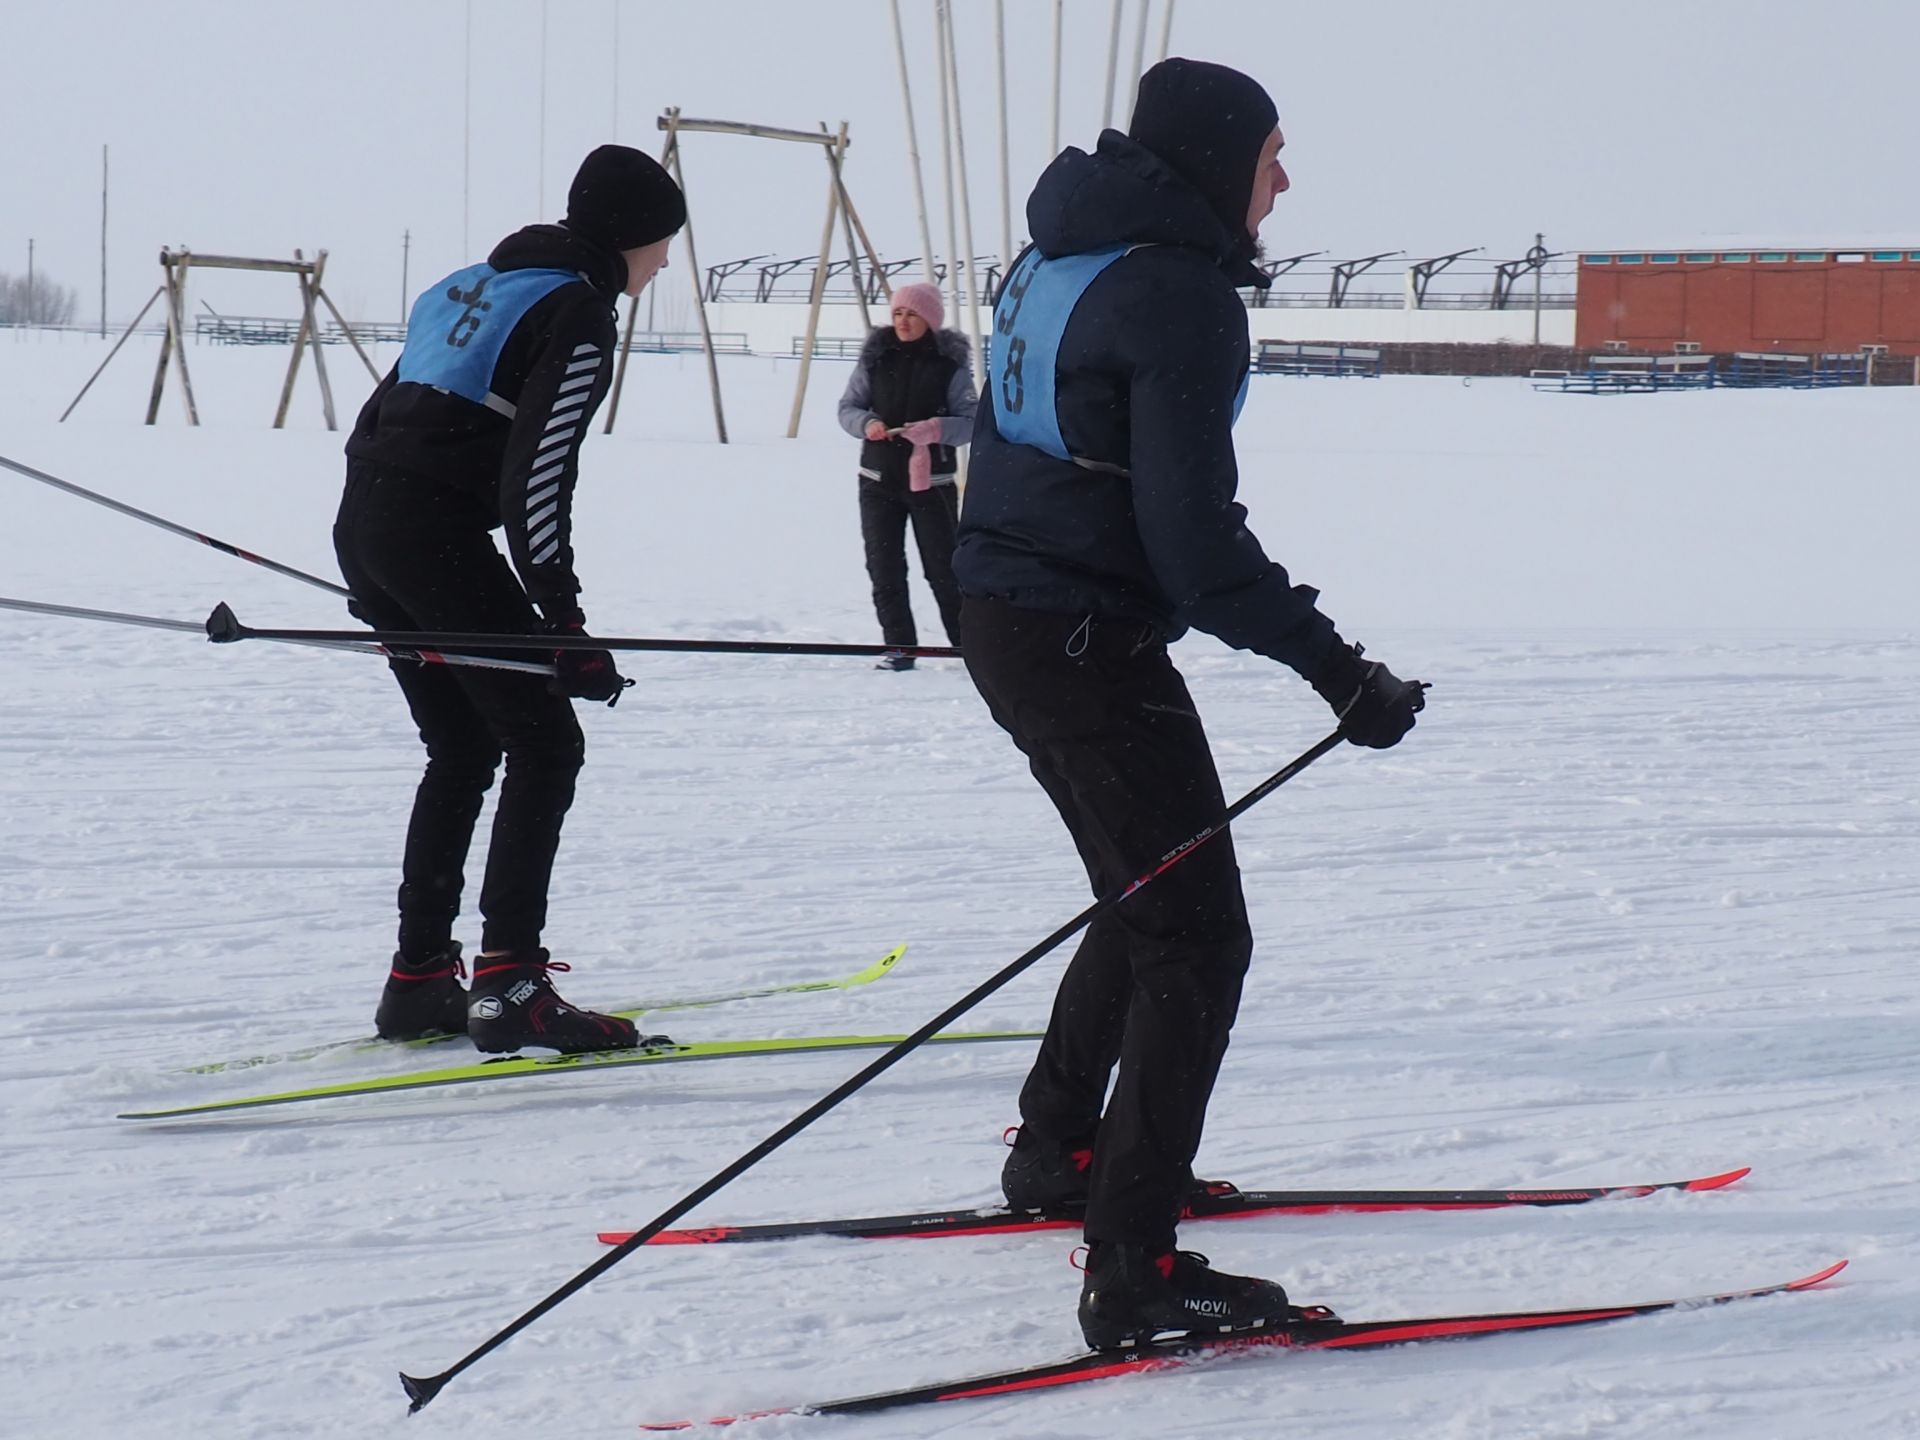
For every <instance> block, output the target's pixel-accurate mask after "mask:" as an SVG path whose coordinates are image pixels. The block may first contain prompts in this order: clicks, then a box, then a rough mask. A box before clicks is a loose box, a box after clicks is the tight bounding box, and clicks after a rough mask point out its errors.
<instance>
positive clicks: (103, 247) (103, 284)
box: [100, 145, 107, 340]
mask: <svg viewBox="0 0 1920 1440" xmlns="http://www.w3.org/2000/svg"><path fill="white" fill-rule="evenodd" d="M100 338H101V339H102V340H104V339H106V338H107V147H106V146H104V145H102V146H101V147H100Z"/></svg>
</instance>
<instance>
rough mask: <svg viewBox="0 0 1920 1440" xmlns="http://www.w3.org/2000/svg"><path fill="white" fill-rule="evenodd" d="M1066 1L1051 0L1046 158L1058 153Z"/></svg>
mask: <svg viewBox="0 0 1920 1440" xmlns="http://www.w3.org/2000/svg"><path fill="white" fill-rule="evenodd" d="M1066 8H1067V0H1053V122H1052V124H1051V125H1050V126H1049V127H1048V129H1047V158H1048V159H1049V160H1051V159H1052V158H1053V157H1054V156H1056V155H1058V154H1059V153H1060V29H1061V16H1062V15H1063V13H1064V12H1065V10H1066Z"/></svg>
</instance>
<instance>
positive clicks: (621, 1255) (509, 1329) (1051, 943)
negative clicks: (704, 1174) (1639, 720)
mask: <svg viewBox="0 0 1920 1440" xmlns="http://www.w3.org/2000/svg"><path fill="white" fill-rule="evenodd" d="M1345 740H1346V735H1345V733H1344V732H1343V731H1340V730H1336V731H1334V732H1333V733H1332V734H1331V735H1329V736H1327V738H1326V739H1324V740H1322V741H1320V742H1319V744H1317V745H1315V746H1314V747H1313V748H1312V749H1311V750H1308V751H1307V752H1306V753H1305V754H1303V755H1301V756H1300V757H1299V758H1298V759H1296V760H1294V761H1292V762H1290V763H1289V764H1287V765H1286V766H1284V767H1282V768H1281V769H1279V770H1276V771H1275V772H1274V773H1273V774H1271V775H1269V776H1268V777H1267V778H1266V779H1265V780H1262V781H1261V782H1260V783H1259V784H1258V785H1256V786H1254V787H1253V789H1251V790H1249V791H1248V792H1247V793H1246V794H1245V795H1242V796H1241V797H1240V798H1239V799H1238V800H1236V801H1234V802H1233V804H1231V805H1229V806H1228V807H1227V811H1226V813H1225V814H1224V815H1223V816H1221V818H1220V819H1219V820H1218V821H1216V822H1215V823H1214V824H1212V825H1209V826H1207V827H1206V829H1204V830H1201V831H1200V832H1199V833H1197V834H1195V835H1192V836H1190V837H1189V838H1187V839H1186V840H1183V841H1182V842H1181V843H1180V844H1178V845H1176V846H1174V847H1173V849H1171V850H1169V851H1167V853H1166V854H1164V855H1162V856H1161V857H1160V858H1159V859H1158V860H1156V861H1154V862H1153V864H1151V865H1150V866H1148V867H1147V868H1146V869H1145V870H1143V871H1141V872H1140V874H1139V875H1138V876H1136V877H1135V878H1134V879H1133V880H1131V881H1130V882H1128V883H1127V884H1126V885H1123V886H1121V887H1119V888H1118V889H1115V890H1113V891H1110V892H1109V893H1108V894H1106V895H1103V896H1101V897H1100V898H1099V899H1098V900H1095V901H1094V902H1093V904H1091V905H1089V906H1087V908H1086V909H1084V910H1082V911H1081V912H1080V913H1079V914H1078V915H1076V916H1074V917H1073V918H1072V919H1071V920H1069V921H1067V923H1066V924H1064V925H1062V926H1061V927H1060V928H1059V929H1058V930H1055V931H1054V932H1053V933H1052V934H1051V935H1049V936H1047V938H1046V939H1044V940H1042V941H1041V942H1040V943H1039V944H1038V945H1035V946H1034V947H1033V948H1032V949H1031V950H1029V951H1027V952H1026V954H1024V955H1022V956H1021V957H1020V958H1019V959H1017V960H1015V961H1013V962H1012V963H1011V964H1009V965H1008V966H1006V968H1005V969H1003V970H1001V971H1000V972H999V973H998V974H996V975H994V976H992V977H991V978H990V979H987V980H984V981H982V982H981V983H980V984H979V985H977V986H975V987H974V988H973V989H972V990H970V991H969V992H968V993H967V994H966V995H964V996H962V997H961V998H960V999H959V1000H956V1001H954V1003H953V1004H951V1005H949V1006H948V1007H947V1008H946V1009H945V1010H942V1011H941V1012H940V1013H939V1014H938V1015H936V1016H934V1017H933V1019H931V1020H929V1021H927V1023H926V1024H924V1025H922V1026H921V1027H920V1028H919V1029H918V1030H916V1031H914V1032H913V1033H912V1034H911V1035H909V1036H907V1037H906V1039H904V1040H902V1041H901V1042H900V1043H899V1044H898V1045H895V1046H894V1047H893V1048H892V1049H891V1050H888V1051H887V1052H886V1053H885V1054H883V1055H881V1056H880V1057H879V1058H878V1059H876V1060H874V1061H873V1062H872V1063H871V1064H870V1065H868V1066H866V1067H865V1068H864V1069H862V1070H860V1071H859V1072H858V1073H857V1074H855V1075H853V1076H852V1077H851V1078H849V1079H847V1080H845V1081H843V1082H841V1084H839V1085H838V1086H836V1087H835V1088H834V1089H833V1090H831V1091H830V1092H828V1093H827V1094H826V1095H823V1096H821V1098H820V1099H818V1100H816V1101H814V1102H813V1104H811V1105H809V1106H808V1107H807V1108H806V1109H805V1110H802V1111H801V1112H800V1113H799V1114H798V1115H796V1116H794V1117H793V1119H791V1120H789V1121H788V1122H787V1123H786V1124H784V1125H782V1126H781V1127H780V1128H779V1129H778V1130H776V1131H774V1132H773V1134H771V1135H769V1136H768V1137H767V1138H766V1139H764V1140H762V1141H761V1142H760V1143H759V1144H758V1145H755V1146H754V1147H753V1148H752V1149H751V1150H749V1151H747V1152H746V1154H744V1155H742V1156H741V1157H740V1158H739V1159H737V1160H735V1161H734V1162H733V1163H732V1164H730V1165H728V1166H726V1167H725V1168H724V1169H722V1170H719V1171H717V1172H715V1173H714V1174H713V1175H712V1176H710V1177H709V1178H708V1179H706V1180H704V1181H702V1182H701V1183H700V1184H699V1185H697V1186H695V1187H694V1188H693V1189H692V1190H690V1191H688V1192H687V1193H686V1194H685V1195H683V1196H681V1197H680V1198H679V1199H678V1200H676V1201H674V1202H673V1204H671V1205H669V1206H668V1207H667V1208H666V1209H665V1210H663V1211H661V1212H660V1214H658V1215H656V1216H655V1217H654V1218H653V1219H652V1220H650V1221H648V1222H647V1223H646V1224H645V1225H644V1226H642V1227H641V1228H640V1229H638V1230H636V1231H634V1232H633V1234H632V1235H631V1236H629V1237H628V1238H627V1239H626V1240H624V1241H623V1242H621V1243H620V1244H619V1245H618V1246H616V1247H615V1248H613V1249H612V1250H609V1251H608V1252H607V1253H606V1254H605V1255H603V1256H601V1257H600V1258H599V1259H598V1260H596V1261H594V1262H593V1263H592V1264H591V1265H589V1266H587V1267H586V1269H584V1270H582V1271H580V1272H579V1273H578V1274H576V1275H575V1276H574V1277H573V1278H572V1279H571V1280H569V1281H567V1283H566V1284H564V1285H562V1286H561V1287H560V1288H559V1289H558V1290H555V1291H554V1292H553V1293H552V1294H550V1295H548V1296H547V1297H546V1299H544V1300H542V1301H541V1302H540V1303H539V1304H537V1305H535V1306H534V1307H533V1308H532V1309H531V1310H528V1311H527V1312H526V1313H525V1314H524V1315H522V1316H520V1318H519V1319H517V1320H515V1321H513V1323H512V1324H510V1325H508V1326H506V1327H505V1328H504V1329H501V1330H497V1331H495V1332H494V1334H493V1335H492V1336H490V1337H489V1338H488V1339H487V1340H485V1341H484V1342H482V1343H481V1344H480V1345H478V1346H476V1347H475V1348H474V1349H472V1350H470V1351H468V1352H467V1354H466V1355H464V1356H462V1357H461V1358H460V1359H459V1360H458V1361H456V1362H455V1363H454V1364H453V1365H451V1366H449V1367H448V1368H447V1369H445V1370H442V1371H441V1372H440V1373H439V1374H438V1375H427V1376H417V1375H408V1374H406V1373H405V1372H402V1373H401V1376H400V1384H401V1385H402V1386H403V1387H404V1388H405V1390H406V1392H407V1398H408V1399H409V1400H410V1401H412V1404H410V1405H409V1406H408V1407H407V1413H408V1414H409V1415H411V1414H414V1413H416V1412H417V1411H419V1410H421V1409H423V1408H424V1407H425V1406H426V1405H428V1404H429V1403H431V1401H432V1400H433V1397H434V1396H436V1395H438V1394H439V1393H440V1391H441V1390H442V1389H443V1388H444V1387H445V1386H446V1384H447V1382H448V1381H449V1380H451V1379H453V1377H454V1376H456V1375H458V1374H459V1373H460V1372H461V1371H463V1370H465V1369H466V1368H467V1367H468V1366H470V1365H472V1364H474V1363H475V1362H476V1361H478V1360H479V1359H480V1358H481V1357H482V1356H484V1355H486V1354H488V1353H489V1352H490V1351H492V1350H494V1349H495V1348H497V1347H498V1346H500V1345H503V1344H505V1343H506V1342H507V1341H508V1340H510V1339H512V1338H513V1337H514V1336H515V1335H517V1334H519V1333H520V1332H521V1331H522V1330H524V1329H526V1328H527V1326H529V1325H531V1324H532V1323H533V1322H534V1321H536V1320H538V1319H539V1318H540V1317H541V1316H542V1315H545V1314H546V1313H547V1312H548V1311H549V1310H551V1309H553V1308H554V1307H555V1306H556V1305H558V1304H560V1302H561V1301H563V1300H565V1299H566V1298H567V1297H568V1296H570V1295H572V1294H574V1293H575V1292H576V1291H579V1290H581V1289H584V1288H585V1287H586V1286H587V1285H589V1284H591V1283H592V1282H593V1281H594V1280H595V1279H597V1278H598V1277H600V1276H601V1275H604V1274H605V1273H606V1272H607V1271H609V1270H611V1269H612V1268H613V1267H614V1266H615V1265H618V1264H619V1263H620V1262H621V1261H622V1260H624V1259H626V1258H627V1256H629V1255H631V1254H632V1253H633V1252H634V1251H635V1250H637V1249H639V1248H640V1247H641V1246H642V1245H645V1244H646V1243H647V1241H648V1240H650V1239H652V1238H653V1237H654V1236H655V1235H657V1234H659V1233H660V1232H661V1231H662V1230H664V1229H666V1228H667V1227H668V1226H669V1225H671V1224H673V1222H674V1221H676V1220H678V1219H679V1218H680V1217H681V1216H682V1215H685V1214H686V1213H687V1212H688V1211H689V1210H691V1209H692V1208H693V1207H694V1206H696V1205H698V1204H699V1203H700V1202H701V1201H702V1200H705V1199H707V1198H709V1197H710V1196H712V1195H714V1194H716V1193H717V1192H719V1191H720V1190H722V1189H724V1188H725V1187H726V1186H727V1185H728V1184H730V1183H731V1182H732V1181H734V1180H736V1179H738V1178H739V1177H740V1176H741V1175H743V1174H745V1173H746V1172H747V1171H748V1170H751V1169H752V1168H753V1167H754V1166H755V1165H757V1164H759V1163H760V1162H761V1161H762V1160H764V1159H766V1158H767V1156H769V1155H771V1154H772V1153H773V1152H774V1151H775V1150H778V1149H779V1148H780V1147H781V1146H782V1145H784V1144H786V1143H787V1141H789V1140H791V1139H792V1138H793V1137H794V1136H796V1135H798V1134H799V1133H800V1132H801V1131H802V1130H805V1129H806V1128H807V1127H808V1126H809V1125H811V1124H813V1122H814V1121H816V1120H818V1119H819V1118H820V1117H821V1116H822V1115H825V1114H826V1113H827V1112H828V1111H829V1110H832V1109H833V1108H834V1107H835V1106H836V1105H838V1104H839V1103H840V1102H841V1101H843V1100H845V1099H846V1098H847V1097H848V1096H850V1095H852V1094H853V1093H854V1092H855V1091H857V1090H859V1089H861V1088H863V1087H864V1086H865V1085H866V1084H867V1082H868V1081H870V1080H872V1079H874V1078H875V1077H876V1076H878V1075H880V1074H881V1073H882V1072H884V1071H886V1070H889V1069H891V1068H892V1067H893V1066H894V1065H897V1064H898V1063H899V1062H900V1061H901V1060H904V1059H905V1058H906V1057H907V1055H908V1054H910V1053H911V1052H912V1051H914V1050H915V1049H917V1048H919V1047H920V1046H921V1045H922V1044H924V1043H925V1042H926V1041H927V1040H928V1039H930V1038H931V1037H932V1036H934V1035H935V1034H936V1033H938V1032H939V1031H940V1030H942V1029H944V1028H945V1027H946V1026H947V1025H949V1024H951V1023H952V1022H953V1021H955V1020H957V1019H959V1017H960V1016H962V1015H964V1014H966V1013H967V1011H969V1010H971V1009H972V1008H973V1007H974V1006H975V1005H978V1004H979V1003H980V1002H981V1001H982V1000H984V999H986V998H987V996H989V995H991V994H993V993H994V991H996V990H998V989H1000V988H1001V987H1002V986H1003V985H1005V984H1006V983H1007V982H1008V981H1010V980H1012V979H1013V978H1014V977H1015V976H1017V975H1019V974H1020V973H1021V972H1022V971H1024V970H1025V969H1027V967H1028V966H1030V965H1032V964H1033V963H1034V961H1036V960H1038V959H1040V957H1041V956H1043V955H1045V954H1047V952H1048V951H1050V950H1053V949H1054V948H1056V947H1057V946H1058V945H1059V944H1060V943H1061V942H1062V941H1064V940H1066V939H1068V938H1070V937H1071V936H1073V935H1075V934H1077V933H1078V932H1079V931H1081V930H1083V929H1085V928H1086V927H1087V926H1088V925H1089V924H1090V923H1092V921H1093V919H1094V917H1095V916H1097V915H1099V914H1101V913H1102V912H1103V911H1106V910H1111V909H1112V908H1113V907H1114V906H1116V905H1118V904H1119V903H1120V902H1121V901H1122V900H1125V899H1126V898H1127V897H1128V896H1129V895H1131V894H1133V892H1134V891H1136V890H1138V889H1140V888H1142V887H1143V886H1146V885H1150V884H1152V883H1153V882H1154V881H1155V880H1156V879H1158V878H1159V877H1160V876H1161V875H1164V874H1165V873H1166V872H1167V871H1168V870H1171V869H1172V868H1173V867H1174V866H1175V865H1178V864H1179V863H1180V862H1181V861H1182V860H1184V859H1186V858H1187V856H1189V855H1191V854H1192V853H1193V852H1194V851H1195V850H1197V849H1199V848H1200V847H1201V846H1202V845H1204V844H1206V843H1207V841H1209V840H1211V839H1212V838H1213V837H1214V836H1216V835H1218V834H1220V832H1221V831H1223V830H1225V829H1226V828H1227V827H1228V826H1229V825H1231V824H1232V823H1233V822H1234V821H1235V820H1236V819H1238V818H1239V817H1240V816H1242V815H1244V814H1246V812H1247V811H1249V810H1251V809H1252V808H1253V807H1254V806H1255V805H1258V804H1259V803H1260V802H1261V801H1262V800H1264V799H1266V797H1267V796H1269V795H1271V794H1272V793H1273V792H1274V791H1275V790H1278V789H1279V788H1280V787H1281V786H1282V785H1284V784H1286V783H1287V781H1289V780H1291V779H1292V778H1293V777H1294V776H1296V775H1298V774H1299V773H1300V772H1301V771H1302V770H1304V769H1306V768H1307V766H1309V765H1311V764H1312V763H1313V762H1314V761H1316V760H1318V759H1319V758H1320V757H1321V756H1322V755H1324V754H1326V753H1327V752H1328V751H1329V750H1331V749H1333V748H1334V747H1335V746H1337V745H1340V744H1342V743H1344V742H1345Z"/></svg>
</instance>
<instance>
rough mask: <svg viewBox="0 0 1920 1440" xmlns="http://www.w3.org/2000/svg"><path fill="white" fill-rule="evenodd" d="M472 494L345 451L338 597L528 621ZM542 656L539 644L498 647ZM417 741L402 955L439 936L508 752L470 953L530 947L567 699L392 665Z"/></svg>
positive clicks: (510, 623) (561, 765) (527, 628)
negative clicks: (420, 752)
mask: <svg viewBox="0 0 1920 1440" xmlns="http://www.w3.org/2000/svg"><path fill="white" fill-rule="evenodd" d="M487 521H488V517H487V515H486V514H485V513H484V511H483V510H482V508H481V506H480V504H479V502H478V501H476V500H474V499H473V498H471V497H469V496H465V495H462V494H460V493H459V492H457V491H454V490H452V489H450V488H448V487H446V486H443V485H438V484H436V483H434V482H433V481H430V480H423V479H416V478H414V477H411V476H403V475H398V474H394V473H392V472H390V471H385V470H382V469H381V468H379V467H378V466H375V465H372V464H370V463H368V462H367V461H364V460H349V461H348V462H347V489H346V494H345V495H344V496H343V497H342V499H341V502H340V514H339V518H338V519H337V520H336V521H335V522H334V527H333V546H334V551H335V553H336V554H337V555H338V557H339V560H340V573H341V574H342V575H343V576H344V577H345V578H346V582H347V588H348V589H349V590H351V591H352V592H353V599H352V601H351V602H349V605H348V609H350V610H351V611H352V612H353V613H354V614H355V615H357V616H358V617H359V618H360V619H362V620H365V621H366V622H367V623H368V624H370V625H373V626H375V627H377V628H379V629H383V630H466V631H476V630H478V631H491V632H494V633H496V634H505V633H511V634H521V635H524V634H529V633H531V632H532V630H533V628H534V625H535V623H536V621H537V619H538V616H537V615H536V614H535V612H534V609H533V605H532V603H531V602H530V601H529V600H528V599H527V593H526V591H525V590H524V589H522V588H521V585H520V582H519V581H518V580H517V579H516V578H515V577H514V574H513V571H512V569H511V567H509V566H508V564H507V561H506V559H505V558H504V557H503V556H502V555H501V554H500V552H499V550H498V549H497V548H496V547H495V545H494V543H493V537H492V535H491V534H490V533H489V528H488V523H487ZM511 653H512V657H513V658H515V659H521V660H526V659H540V658H542V657H541V655H540V652H538V651H525V650H521V651H515V652H511ZM390 663H391V665H392V669H393V674H394V678H395V679H397V680H398V681H399V682H400V689H401V691H402V692H403V693H404V694H405V695H406V697H407V707H408V708H409V709H410V710H411V711H412V712H413V721H414V724H415V725H416V726H418V727H419V730H420V739H421V742H422V743H423V744H424V745H425V746H426V747H427V768H426V773H425V774H424V775H422V776H421V778H420V787H419V789H418V790H417V791H416V792H415V794H414V799H413V817H412V819H411V821H410V822H409V823H408V826H407V843H406V851H405V854H404V857H403V859H402V861H401V872H400V873H401V881H400V945H399V948H400V952H401V953H402V954H403V955H406V956H408V957H409V958H414V957H424V956H427V955H431V954H433V953H435V952H436V951H438V950H440V949H442V948H444V947H445V946H446V944H447V942H448V940H449V939H451V938H452V932H453V922H454V919H455V917H456V916H457V915H458V914H459V911H460V892H461V890H462V888H463V886H464V884H465V879H464V870H465V866H466V859H467V850H468V848H469V846H470V845H471V843H472V840H473V828H474V824H475V822H476V821H477V820H478V819H479V816H480V806H481V802H482V799H483V798H484V797H485V795H486V793H487V790H488V789H489V788H490V787H491V786H492V784H493V776H494V770H495V769H496V768H497V767H498V766H499V764H500V759H501V756H502V754H504V755H505V756H506V762H507V764H506V778H505V779H504V780H503V781H502V782H501V785H500V800H499V804H498V807H497V808H496V810H495V813H494V819H493V836H492V841H491V843H490V844H489V846H488V848H487V869H486V878H485V880H484V881H483V882H482V884H481V889H480V913H481V916H482V920H483V925H482V930H481V937H480V948H481V949H482V950H512V951H522V952H524V951H528V950H532V949H535V948H537V947H538V946H539V944H540V931H541V929H542V927H543V926H544V925H545V924H546V918H547V885H548V881H549V879H550V878H551V876H552V873H553V857H554V852H555V851H556V850H557V849H558V848H559V844H560V827H561V823H562V822H563V821H564V820H565V818H566V814H567V809H568V807H569V806H571V805H572V804H573V789H574V777H575V776H576V775H577V774H578V773H579V770H580V765H581V762H582V760H583V758H584V756H585V753H586V749H585V742H584V740H583V739H582V737H581V734H580V723H579V721H578V720H576V719H575V718H574V714H573V705H572V703H571V702H570V701H568V700H566V699H565V698H563V697H561V696H558V695H552V694H549V693H548V691H547V682H546V681H545V680H544V679H542V678H541V677H540V676H537V675H521V674H515V673H513V672H511V671H506V670H482V669H476V668H473V667H468V666H460V667H455V666H442V665H420V664H416V663H414V662H412V661H408V660H395V661H392V662H390Z"/></svg>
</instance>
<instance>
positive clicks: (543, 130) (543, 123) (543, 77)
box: [534, 0, 547, 215]
mask: <svg viewBox="0 0 1920 1440" xmlns="http://www.w3.org/2000/svg"><path fill="white" fill-rule="evenodd" d="M534 213H535V214H536V215H545V214H546V213H547V0H540V204H539V206H538V208H536V209H535V211H534Z"/></svg>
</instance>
